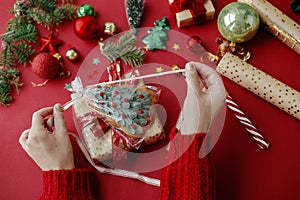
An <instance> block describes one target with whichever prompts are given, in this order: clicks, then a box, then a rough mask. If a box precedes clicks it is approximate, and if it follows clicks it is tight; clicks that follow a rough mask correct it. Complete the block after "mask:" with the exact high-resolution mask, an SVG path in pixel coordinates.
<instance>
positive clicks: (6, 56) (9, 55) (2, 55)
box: [0, 46, 16, 68]
mask: <svg viewBox="0 0 300 200" xmlns="http://www.w3.org/2000/svg"><path fill="white" fill-rule="evenodd" d="M15 63H16V61H15V58H14V53H13V51H12V48H11V47H10V46H6V47H5V48H4V49H3V51H1V52H0V66H6V67H10V68H11V67H13V65H14V64H15Z"/></svg>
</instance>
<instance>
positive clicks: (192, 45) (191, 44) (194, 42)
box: [186, 36, 204, 53]
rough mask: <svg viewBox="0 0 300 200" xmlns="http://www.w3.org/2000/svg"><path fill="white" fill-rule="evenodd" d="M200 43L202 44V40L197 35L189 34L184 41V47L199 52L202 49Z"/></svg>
mask: <svg viewBox="0 0 300 200" xmlns="http://www.w3.org/2000/svg"><path fill="white" fill-rule="evenodd" d="M202 45H203V41H202V39H201V38H200V37H199V36H191V37H190V38H189V39H188V40H187V41H186V48H188V49H190V50H191V51H193V52H195V53H199V52H202V51H203V50H204V49H203V47H202Z"/></svg>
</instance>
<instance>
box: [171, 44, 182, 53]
mask: <svg viewBox="0 0 300 200" xmlns="http://www.w3.org/2000/svg"><path fill="white" fill-rule="evenodd" d="M172 48H173V49H174V50H175V51H177V50H179V49H180V46H179V44H176V43H175V44H174V45H173V47H172Z"/></svg>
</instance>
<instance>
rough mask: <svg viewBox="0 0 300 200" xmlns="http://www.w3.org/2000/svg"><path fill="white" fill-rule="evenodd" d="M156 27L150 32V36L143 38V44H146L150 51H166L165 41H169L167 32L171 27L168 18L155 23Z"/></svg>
mask: <svg viewBox="0 0 300 200" xmlns="http://www.w3.org/2000/svg"><path fill="white" fill-rule="evenodd" d="M154 24H155V25H156V26H154V27H153V28H151V29H149V30H148V35H146V36H144V37H143V38H142V42H143V43H144V44H146V47H147V49H148V50H154V49H162V50H166V49H167V47H166V44H165V41H167V40H168V34H167V31H168V30H170V26H169V23H168V20H167V18H166V17H165V18H162V19H160V20H157V21H156V22H154Z"/></svg>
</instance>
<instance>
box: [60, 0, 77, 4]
mask: <svg viewBox="0 0 300 200" xmlns="http://www.w3.org/2000/svg"><path fill="white" fill-rule="evenodd" d="M75 1H76V0H58V2H60V3H62V4H72V3H74V2H75Z"/></svg>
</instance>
